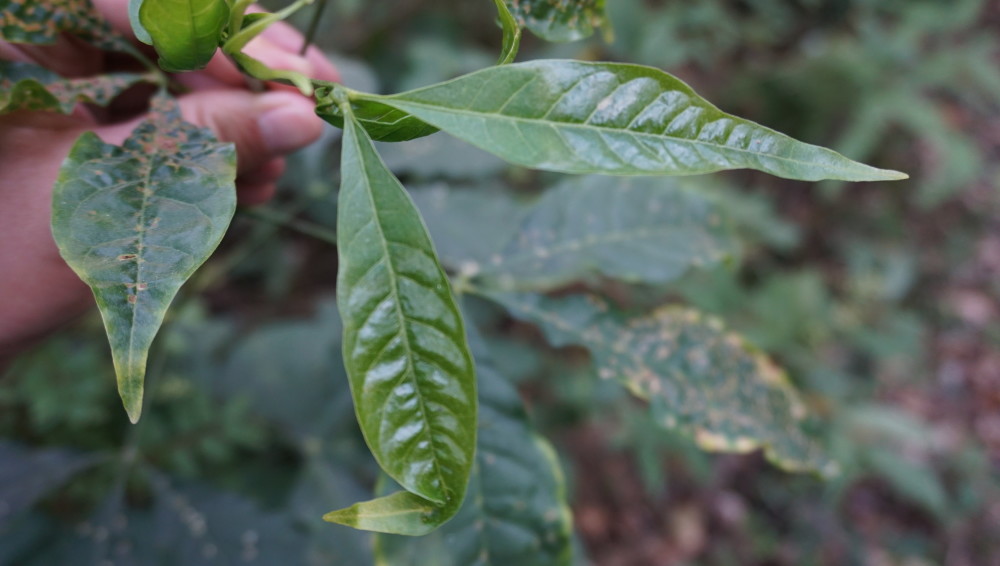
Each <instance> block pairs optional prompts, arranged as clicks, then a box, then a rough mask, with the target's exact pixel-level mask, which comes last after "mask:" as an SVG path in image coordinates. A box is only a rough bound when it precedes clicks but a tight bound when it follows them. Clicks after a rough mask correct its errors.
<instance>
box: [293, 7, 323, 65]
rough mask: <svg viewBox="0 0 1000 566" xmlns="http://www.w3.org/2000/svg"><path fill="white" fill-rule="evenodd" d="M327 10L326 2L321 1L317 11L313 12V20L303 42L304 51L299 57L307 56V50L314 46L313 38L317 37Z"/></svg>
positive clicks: (300, 51) (302, 50)
mask: <svg viewBox="0 0 1000 566" xmlns="http://www.w3.org/2000/svg"><path fill="white" fill-rule="evenodd" d="M325 8H326V0H319V3H318V4H317V6H316V9H315V10H314V11H313V17H312V20H311V21H310V22H309V30H308V31H306V38H305V40H304V41H303V42H302V49H299V55H305V54H306V50H307V49H309V45H310V44H312V42H313V38H314V37H316V30H317V29H319V22H320V20H322V19H323V10H324V9H325Z"/></svg>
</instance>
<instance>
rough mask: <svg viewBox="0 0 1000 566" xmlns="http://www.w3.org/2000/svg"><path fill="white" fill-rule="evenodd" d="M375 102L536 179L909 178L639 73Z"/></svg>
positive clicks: (557, 63) (476, 83)
mask: <svg viewBox="0 0 1000 566" xmlns="http://www.w3.org/2000/svg"><path fill="white" fill-rule="evenodd" d="M369 98H371V99H374V100H377V101H379V102H383V103H385V104H388V105H390V106H393V107H395V108H398V109H400V110H403V111H405V112H408V113H410V114H412V115H413V116H415V117H416V118H418V119H420V120H422V121H424V122H427V123H429V124H431V125H433V126H436V127H438V128H440V129H442V130H444V131H446V132H448V133H450V134H452V135H454V136H457V137H459V138H461V139H463V140H465V141H467V142H469V143H471V144H473V145H475V146H478V147H480V148H482V149H484V150H486V151H489V152H492V153H494V154H496V155H498V156H500V157H502V158H504V159H506V160H507V161H510V162H511V163H514V164H517V165H522V166H525V167H532V168H536V169H545V170H551V171H559V172H565V173H601V174H606V175H692V174H699V173H710V172H713V171H720V170H724V169H756V170H759V171H764V172H767V173H770V174H772V175H776V176H779V177H785V178H789V179H800V180H806V181H818V180H821V179H839V180H845V181H885V180H895V179H904V178H906V175H904V174H902V173H899V172H896V171H887V170H882V169H876V168H874V167H869V166H867V165H864V164H861V163H857V162H855V161H851V160H850V159H847V158H846V157H844V156H842V155H840V154H838V153H836V152H834V151H832V150H829V149H825V148H822V147H818V146H814V145H810V144H806V143H802V142H799V141H796V140H794V139H792V138H790V137H788V136H786V135H784V134H781V133H778V132H776V131H774V130H771V129H769V128H765V127H763V126H760V125H758V124H754V123H753V122H750V121H747V120H743V119H740V118H737V117H734V116H731V115H729V114H726V113H724V112H722V111H721V110H719V109H717V108H716V107H714V106H712V105H711V104H710V103H709V102H707V101H706V100H704V99H703V98H701V97H699V96H698V95H697V94H695V92H694V91H693V90H691V88H690V87H688V86H687V85H686V84H684V83H683V82H681V81H680V80H678V79H677V78H675V77H672V76H671V75H668V74H667V73H664V72H663V71H660V70H659V69H654V68H651V67H643V66H639V65H627V64H619V63H588V62H581V61H568V60H567V61H561V60H545V61H531V62H527V63H517V64H512V65H503V66H499V67H491V68H488V69H484V70H481V71H478V72H475V73H472V74H469V75H465V76H462V77H459V78H457V79H454V80H451V81H448V82H444V83H440V84H437V85H432V86H429V87H426V88H422V89H417V90H413V91H409V92H405V93H401V94H397V95H393V96H379V97H375V96H369Z"/></svg>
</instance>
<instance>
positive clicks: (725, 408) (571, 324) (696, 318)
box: [487, 293, 836, 475]
mask: <svg viewBox="0 0 1000 566" xmlns="http://www.w3.org/2000/svg"><path fill="white" fill-rule="evenodd" d="M487 296H489V297H490V298H492V299H494V300H496V301H497V302H499V303H500V304H502V305H503V306H505V307H506V308H507V309H508V310H509V311H510V313H511V314H512V315H514V316H515V317H517V318H520V319H523V320H528V321H531V322H534V323H536V324H538V325H539V326H540V327H541V328H542V330H543V331H544V332H545V334H546V336H547V337H548V338H549V341H550V342H552V344H553V345H556V346H566V345H570V344H572V345H579V346H583V347H585V348H587V349H588V350H590V352H591V354H592V355H593V359H594V366H595V367H596V369H597V373H598V374H599V375H600V376H601V377H602V378H605V379H615V380H618V381H620V382H621V383H622V384H623V385H625V387H626V388H628V389H629V391H631V392H632V393H633V394H634V395H636V396H637V397H640V398H642V399H645V400H647V401H649V403H650V408H651V410H652V411H653V414H654V416H655V417H656V418H657V420H658V421H660V422H662V423H663V424H664V426H667V427H670V428H676V429H678V430H679V431H681V432H683V433H685V434H688V435H690V436H691V437H692V438H694V440H695V442H697V444H698V445H699V446H700V447H702V448H703V449H705V450H710V451H721V452H740V453H742V452H748V451H751V450H755V449H758V448H761V449H763V450H764V454H765V455H766V456H767V458H768V459H769V460H771V461H772V462H774V463H775V464H777V465H778V466H780V467H782V468H785V469H788V470H795V471H804V470H808V471H815V472H818V473H821V474H824V475H829V474H832V473H834V472H835V471H836V466H835V465H834V464H833V463H832V462H830V461H829V460H828V459H827V458H826V456H825V455H824V454H823V453H822V451H821V450H820V449H819V448H818V447H817V446H816V445H815V444H814V443H813V441H812V440H811V439H810V438H809V437H808V436H807V435H806V434H805V432H804V431H803V429H802V427H801V422H800V421H801V419H802V418H803V417H804V409H803V408H802V406H801V404H800V402H799V400H798V399H797V397H796V395H795V393H794V391H793V390H792V388H791V387H790V385H789V384H788V381H787V378H786V376H785V375H784V373H783V372H782V371H781V370H779V369H778V368H777V367H776V366H774V364H773V363H772V362H771V361H770V360H768V359H767V358H766V357H764V356H763V355H762V354H760V353H759V352H757V351H756V350H755V349H753V348H752V347H750V346H749V345H748V344H746V343H745V342H744V341H743V340H742V339H740V338H739V337H738V336H736V335H734V334H732V333H729V332H727V331H726V330H725V329H724V328H723V327H722V324H721V323H719V322H718V321H717V320H714V319H711V318H707V317H705V316H703V315H701V314H699V313H697V312H695V311H693V310H690V309H684V308H680V307H665V308H661V309H659V310H657V311H655V312H653V313H651V314H648V315H645V316H638V317H626V316H623V315H621V314H619V313H617V312H615V311H614V310H612V308H611V307H610V306H609V305H608V304H607V303H605V302H604V301H601V300H600V299H597V298H595V297H591V296H580V295H576V296H571V297H567V298H562V299H550V298H546V297H544V296H541V295H533V294H502V293H495V294H488V295H487Z"/></svg>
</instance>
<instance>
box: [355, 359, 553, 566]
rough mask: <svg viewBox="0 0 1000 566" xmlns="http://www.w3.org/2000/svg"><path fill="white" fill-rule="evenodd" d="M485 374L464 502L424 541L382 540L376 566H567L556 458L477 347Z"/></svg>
mask: <svg viewBox="0 0 1000 566" xmlns="http://www.w3.org/2000/svg"><path fill="white" fill-rule="evenodd" d="M472 344H473V349H474V353H475V356H476V368H477V373H478V374H479V444H478V446H477V450H476V462H475V466H474V467H473V469H472V476H471V478H470V480H469V490H468V493H467V494H466V497H465V503H464V504H463V505H462V508H461V509H460V510H459V511H458V513H457V514H456V515H455V518H454V519H453V520H451V521H449V522H448V523H447V524H445V525H444V526H443V527H441V528H440V529H438V530H437V531H435V532H434V533H432V534H430V535H427V536H424V537H419V538H413V537H399V536H393V535H377V536H376V537H375V552H376V556H377V562H376V563H377V564H382V565H386V566H390V565H391V566H407V565H412V566H423V565H424V564H426V563H427V558H428V557H429V556H433V557H435V559H436V560H440V562H436V564H438V566H489V565H497V566H506V565H509V564H517V565H519V566H568V565H569V563H570V558H571V555H572V548H571V542H570V538H571V532H572V524H571V523H572V519H571V514H570V510H569V507H568V506H567V504H566V486H565V482H564V480H563V477H562V472H561V470H560V467H559V462H558V459H557V457H556V454H555V451H554V450H553V449H552V447H551V446H550V445H549V443H548V442H547V441H546V440H545V439H543V438H542V437H540V436H539V435H538V434H537V433H535V431H534V430H532V428H531V426H530V425H529V423H528V415H527V414H526V413H525V410H524V406H523V403H522V401H521V399H520V397H519V396H518V393H517V389H515V388H514V386H513V385H512V384H511V383H510V382H509V381H508V380H507V379H506V378H505V377H504V376H502V375H500V374H499V373H497V371H496V370H495V369H494V367H493V364H492V361H491V360H490V357H489V353H488V352H487V351H486V347H485V345H484V344H483V343H482V341H481V340H476V339H473V340H472Z"/></svg>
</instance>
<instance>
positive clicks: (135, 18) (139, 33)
mask: <svg viewBox="0 0 1000 566" xmlns="http://www.w3.org/2000/svg"><path fill="white" fill-rule="evenodd" d="M142 2H143V0H128V23H129V25H131V26H132V33H134V34H135V38H136V39H138V40H139V41H141V42H143V43H145V44H146V45H152V44H153V38H152V37H150V36H149V32H148V31H146V28H144V27H142V21H141V20H140V19H139V8H141V7H142Z"/></svg>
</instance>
